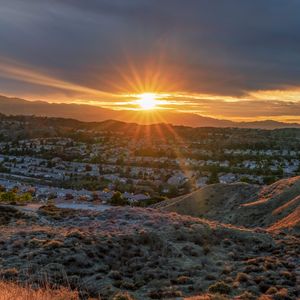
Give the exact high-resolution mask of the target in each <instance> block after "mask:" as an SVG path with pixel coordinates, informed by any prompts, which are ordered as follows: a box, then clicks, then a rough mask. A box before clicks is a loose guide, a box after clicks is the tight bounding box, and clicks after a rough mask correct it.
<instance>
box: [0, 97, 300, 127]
mask: <svg viewBox="0 0 300 300" xmlns="http://www.w3.org/2000/svg"><path fill="white" fill-rule="evenodd" d="M0 113H3V114H6V115H35V116H46V117H59V118H71V119H76V120H79V121H84V122H101V121H105V120H109V119H112V120H117V121H123V122H130V123H138V124H142V125H147V124H155V123H167V124H173V125H184V126H190V127H238V128H262V129H276V128H300V124H298V123H283V122H277V121H272V120H265V121H257V122H233V121H230V120H221V119H215V118H210V117H205V116H201V115H199V114H193V113H183V112H174V111H165V110H154V111H151V110H150V111H144V112H143V114H142V115H141V113H140V112H139V111H130V110H112V109H106V108H103V107H99V106H92V105H84V104H65V103H48V102H46V101H27V100H24V99H20V98H9V97H5V96H0Z"/></svg>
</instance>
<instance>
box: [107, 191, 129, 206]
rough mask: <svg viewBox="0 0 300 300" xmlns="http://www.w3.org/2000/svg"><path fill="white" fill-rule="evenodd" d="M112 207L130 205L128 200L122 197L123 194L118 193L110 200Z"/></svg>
mask: <svg viewBox="0 0 300 300" xmlns="http://www.w3.org/2000/svg"><path fill="white" fill-rule="evenodd" d="M110 203H111V205H118V206H120V205H126V204H128V202H127V200H126V199H124V198H123V197H122V194H121V193H120V192H119V191H118V192H115V193H114V194H113V196H112V198H111V200H110Z"/></svg>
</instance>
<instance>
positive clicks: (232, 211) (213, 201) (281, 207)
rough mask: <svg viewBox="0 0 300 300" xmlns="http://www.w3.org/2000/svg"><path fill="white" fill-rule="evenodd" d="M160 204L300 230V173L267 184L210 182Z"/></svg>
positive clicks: (220, 218)
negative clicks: (212, 183) (296, 175)
mask: <svg viewBox="0 0 300 300" xmlns="http://www.w3.org/2000/svg"><path fill="white" fill-rule="evenodd" d="M156 208H159V209H161V210H163V211H168V212H177V213H180V214H184V215H191V216H194V217H201V216H203V217H205V218H208V219H212V220H217V221H220V222H224V223H230V224H235V225H239V226H240V225H242V226H245V227H249V228H253V227H265V228H268V229H272V230H274V229H293V230H295V231H300V176H298V177H294V178H289V179H282V180H279V181H277V182H275V183H273V184H271V185H269V186H266V187H263V188H260V187H258V186H255V185H250V184H246V183H234V184H214V185H209V186H206V187H204V188H202V189H200V190H197V191H195V192H193V193H191V194H189V195H186V196H182V197H178V198H175V199H172V200H167V201H164V202H162V203H159V204H158V205H156Z"/></svg>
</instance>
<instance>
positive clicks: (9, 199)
mask: <svg viewBox="0 0 300 300" xmlns="http://www.w3.org/2000/svg"><path fill="white" fill-rule="evenodd" d="M32 200H33V197H32V194H31V193H23V194H17V193H16V192H14V191H7V192H1V193H0V202H1V203H6V204H25V203H29V202H31V201H32Z"/></svg>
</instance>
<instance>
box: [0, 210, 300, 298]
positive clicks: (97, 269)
mask: <svg viewBox="0 0 300 300" xmlns="http://www.w3.org/2000/svg"><path fill="white" fill-rule="evenodd" d="M54 212H55V214H54ZM3 216H4V218H0V222H1V225H2V226H0V240H1V243H0V270H1V272H0V275H1V278H2V280H6V281H8V280H9V281H14V282H19V283H23V284H24V283H27V284H34V286H35V288H37V287H38V286H44V285H45V284H46V285H47V286H57V285H65V286H67V287H71V288H73V289H77V290H78V291H79V292H80V298H81V299H87V298H88V296H90V297H94V299H128V298H113V296H114V295H116V294H117V293H118V292H127V293H130V294H131V295H132V299H177V298H178V299H183V298H184V297H188V296H193V295H199V294H203V293H208V292H209V293H211V294H215V295H216V297H219V298H213V299H220V297H221V296H220V295H219V296H218V293H221V294H223V295H224V296H223V297H222V299H227V297H228V299H233V298H234V297H236V299H257V298H258V297H260V296H262V295H264V294H265V295H267V294H270V293H272V294H273V295H276V297H277V296H278V297H277V298H278V299H282V298H279V297H280V295H282V294H284V295H286V297H289V298H288V299H296V298H297V295H298V294H297V293H298V291H297V281H296V270H297V264H296V263H297V262H296V260H295V259H296V249H297V247H299V240H298V239H296V237H292V236H289V235H284V234H283V235H280V236H279V235H278V234H272V232H267V231H263V230H260V231H257V230H250V229H244V228H238V227H235V226H232V225H224V224H220V223H218V222H213V221H208V220H205V219H198V218H192V217H189V216H181V215H178V214H175V213H166V212H159V211H157V210H153V209H143V208H129V207H122V208H112V209H109V210H106V211H104V212H92V211H73V210H66V209H57V210H54V209H53V207H52V208H50V207H43V208H41V209H40V210H39V211H38V212H37V213H35V214H33V213H31V214H30V215H27V213H20V212H18V211H17V210H16V209H15V208H7V207H6V208H4V207H0V217H3ZM0 286H1V284H0ZM225 295H226V297H225ZM241 295H244V297H245V296H247V297H248V298H238V297H239V296H241ZM249 297H250V298H249ZM277 298H276V299H277ZM46 299H48V298H46ZM61 299H62V298H61ZM64 299H66V298H64ZM74 299H76V298H75V297H74ZM129 299H130V298H129Z"/></svg>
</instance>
